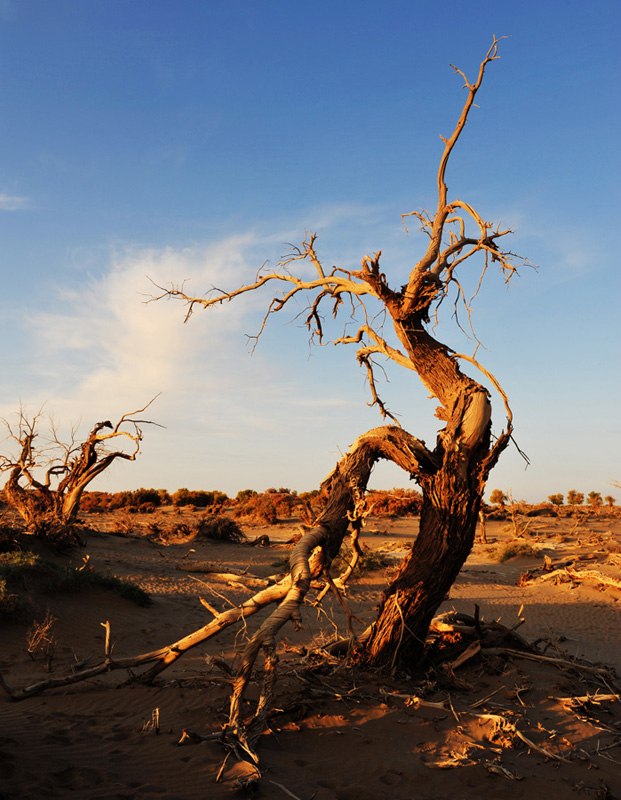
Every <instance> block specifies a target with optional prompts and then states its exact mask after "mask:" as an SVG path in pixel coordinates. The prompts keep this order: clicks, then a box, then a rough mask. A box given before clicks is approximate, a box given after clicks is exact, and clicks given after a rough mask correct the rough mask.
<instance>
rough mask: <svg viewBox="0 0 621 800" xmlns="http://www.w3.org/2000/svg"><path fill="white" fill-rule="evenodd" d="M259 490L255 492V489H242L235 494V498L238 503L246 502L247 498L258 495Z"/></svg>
mask: <svg viewBox="0 0 621 800" xmlns="http://www.w3.org/2000/svg"><path fill="white" fill-rule="evenodd" d="M257 494H258V492H255V490H254V489H240V491H239V492H237V495H236V496H235V500H236V502H238V503H245V502H246V500H250V498H251V497H256V496H257Z"/></svg>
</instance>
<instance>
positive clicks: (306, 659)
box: [0, 512, 621, 800]
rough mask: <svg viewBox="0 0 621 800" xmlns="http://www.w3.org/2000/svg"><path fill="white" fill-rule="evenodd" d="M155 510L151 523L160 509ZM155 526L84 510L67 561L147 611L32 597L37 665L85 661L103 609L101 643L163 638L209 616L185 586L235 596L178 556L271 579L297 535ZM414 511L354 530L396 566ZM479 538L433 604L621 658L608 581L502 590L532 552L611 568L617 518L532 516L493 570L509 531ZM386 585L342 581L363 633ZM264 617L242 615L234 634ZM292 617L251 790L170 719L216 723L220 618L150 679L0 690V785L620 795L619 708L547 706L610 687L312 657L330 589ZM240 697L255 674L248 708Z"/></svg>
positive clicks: (219, 793)
mask: <svg viewBox="0 0 621 800" xmlns="http://www.w3.org/2000/svg"><path fill="white" fill-rule="evenodd" d="M159 513H160V515H161V516H162V517H163V518H164V519H166V513H170V512H159ZM152 519H153V515H149V516H148V517H147V515H145V516H144V517H135V518H134V519H133V525H134V532H133V534H132V535H130V536H125V537H119V536H116V535H111V534H110V533H106V532H105V529H106V528H108V529H110V528H111V523H110V519H109V518H106V517H96V516H95V515H91V516H90V517H89V520H88V522H89V524H90V525H92V526H93V527H98V528H99V532H94V533H91V534H90V535H89V536H88V541H87V546H86V548H84V549H83V550H82V549H80V550H79V551H76V552H75V553H74V554H73V556H72V558H73V560H74V561H75V562H76V563H78V562H80V561H81V559H82V558H83V556H84V555H85V554H88V555H89V556H90V561H91V562H92V564H93V565H94V566H95V568H96V569H98V570H101V571H104V570H109V571H111V572H112V573H113V574H115V575H117V576H118V577H121V578H128V579H131V580H133V581H135V582H136V583H138V584H139V585H140V586H142V587H143V588H144V589H145V590H147V591H148V592H150V593H151V595H152V597H153V600H154V603H153V605H151V606H150V607H147V608H140V607H137V606H135V605H133V604H132V603H130V602H129V601H126V600H123V599H122V598H120V597H118V596H117V595H115V594H112V593H110V592H106V591H102V590H96V591H95V590H91V591H89V592H87V593H81V594H56V595H49V594H46V595H42V594H41V595H36V596H33V597H32V600H33V603H35V605H36V606H37V617H38V618H39V619H42V618H43V616H44V615H45V613H46V610H47V609H48V608H49V610H50V612H51V613H52V614H53V616H54V617H55V618H56V622H55V626H54V631H55V636H56V639H57V646H56V653H55V657H54V660H53V673H52V674H54V675H57V674H59V675H60V674H64V673H65V672H67V671H68V670H69V669H70V668H71V666H72V665H73V664H75V663H76V661H81V660H83V659H86V658H90V659H91V661H93V662H94V661H97V660H99V657H100V656H101V654H102V652H103V647H104V637H105V631H104V628H103V627H102V626H101V623H102V622H104V621H106V620H109V621H110V623H111V630H112V639H113V642H114V654H116V655H118V656H121V655H124V656H125V655H127V656H129V655H133V654H138V653H141V652H144V651H147V650H151V649H153V648H155V647H159V646H163V645H166V644H168V643H171V642H173V641H175V640H176V639H177V638H179V637H180V636H181V635H183V634H185V633H189V632H190V631H192V630H194V629H195V628H198V627H200V626H201V625H204V624H205V623H206V622H207V621H208V619H209V615H208V612H207V611H206V610H205V609H204V608H203V606H202V605H201V604H200V602H199V600H198V598H199V597H201V596H202V597H205V598H207V599H208V600H209V602H210V603H211V604H212V605H214V606H215V607H217V608H218V609H224V608H226V607H230V604H231V603H232V604H236V603H239V602H240V601H242V600H243V599H245V598H246V597H248V596H249V595H250V594H252V590H249V589H247V588H245V587H244V586H243V585H241V584H237V585H236V584H233V583H227V582H218V583H216V582H214V581H213V580H211V581H210V578H209V576H208V575H207V574H201V573H187V572H184V571H181V570H179V569H178V567H179V566H180V565H183V564H187V562H188V561H190V560H205V561H211V562H218V563H221V564H222V565H223V569H224V568H233V569H235V568H237V569H243V568H246V567H248V568H249V569H250V571H251V572H253V573H254V574H256V575H260V576H268V575H271V574H274V573H275V572H277V571H278V570H279V569H281V567H279V566H277V565H276V566H275V564H277V562H278V561H279V559H282V557H283V556H286V555H287V553H288V550H289V546H288V545H286V544H284V541H285V540H286V539H288V538H289V537H290V536H291V535H292V533H293V532H295V530H296V523H295V521H293V520H292V521H288V522H285V523H284V524H281V525H279V526H273V527H270V528H258V529H248V530H247V533H248V534H249V535H250V536H256V535H259V534H264V533H265V534H267V535H268V536H269V537H270V540H271V542H272V544H271V545H270V546H269V547H265V548H249V547H247V546H240V545H229V544H221V543H213V542H207V541H197V540H193V541H191V540H179V541H176V542H171V543H161V544H156V543H153V542H152V541H149V540H148V539H147V538H146V537H145V536H144V535H143V534H144V531H145V528H144V527H143V526H144V525H145V524H146V522H148V521H152ZM168 519H170V517H168ZM417 524H418V523H417V520H416V519H397V520H387V519H379V518H377V519H374V518H371V520H370V521H369V523H368V526H367V528H366V530H365V533H364V536H363V542H364V544H365V545H367V546H368V547H371V548H374V549H380V550H382V551H383V552H385V553H387V554H388V555H389V556H391V557H392V558H393V559H394V560H395V562H398V560H399V559H400V558H402V557H403V555H404V554H405V552H406V549H407V547H408V546H409V544H410V543H411V541H412V539H413V537H415V535H416V532H417ZM487 537H488V544H477V545H476V546H475V548H474V550H473V552H472V554H471V556H470V558H469V559H468V561H467V562H466V564H465V565H464V568H463V570H462V572H461V574H460V576H459V578H458V580H457V582H456V583H455V585H454V586H453V588H452V590H451V593H450V598H448V599H447V600H446V601H445V602H444V604H443V606H442V609H441V610H443V611H446V610H450V609H455V610H457V611H463V612H466V613H468V614H472V613H473V608H474V604H475V603H476V604H478V605H479V607H480V609H481V615H482V617H483V618H484V619H486V620H492V619H500V620H501V622H503V623H504V624H505V625H508V626H509V627H510V626H512V625H514V624H516V623H517V622H518V619H519V618H520V617H521V618H524V619H525V622H524V623H523V624H522V625H521V627H520V628H519V632H520V633H521V634H522V635H523V636H524V637H525V638H527V639H528V640H530V641H533V640H536V639H545V640H546V643H547V646H548V649H547V651H546V652H547V654H548V655H550V656H562V657H563V658H569V659H572V658H575V657H579V658H581V659H588V661H589V662H591V663H593V664H605V665H609V666H611V667H613V668H616V669H617V670H619V668H621V635H620V634H621V616H620V614H619V603H620V602H621V590H618V589H615V588H614V587H613V586H608V587H602V586H601V585H598V584H597V583H596V582H595V581H586V580H585V581H579V580H578V581H576V580H573V581H568V582H564V583H558V584H557V583H555V582H554V581H543V582H542V581H540V580H535V581H534V582H533V583H531V584H530V585H527V586H518V585H517V583H518V580H519V576H520V574H522V573H523V572H525V571H526V570H528V569H535V568H536V567H538V566H540V565H541V564H542V563H543V557H544V556H548V557H549V558H551V559H552V560H553V561H554V562H559V561H565V562H566V561H569V560H573V562H574V567H575V568H577V569H580V568H586V567H588V568H589V569H592V570H599V571H600V572H601V573H602V574H605V575H607V576H609V577H610V578H611V579H612V580H618V579H619V578H621V566H620V565H621V556H620V554H619V553H618V552H616V551H617V550H619V549H621V548H620V547H619V542H620V541H621V520H620V519H619V517H612V516H611V517H608V516H603V515H602V516H600V517H591V518H584V519H583V520H582V521H581V522H579V523H578V522H577V521H576V520H575V519H572V518H546V517H542V518H536V519H533V520H529V525H528V528H527V530H526V532H525V533H524V534H523V536H522V538H521V539H520V541H523V542H528V543H529V544H530V545H531V546H532V547H533V549H534V550H535V551H536V555H533V556H529V557H518V558H515V559H512V560H509V561H507V562H505V563H498V562H497V561H495V560H493V557H494V553H495V551H496V550H497V548H498V547H499V546H501V545H502V544H503V543H504V542H505V541H506V540H508V539H511V538H512V537H513V532H512V530H511V524H510V523H507V522H495V523H488V527H487ZM383 583H384V578H383V574H382V572H367V573H364V574H362V575H361V576H359V577H357V578H356V579H355V580H353V581H352V582H351V583H350V585H349V587H348V591H347V602H348V604H349V606H350V607H351V609H352V611H353V612H354V613H355V614H356V615H357V617H359V619H360V620H361V622H360V623H359V628H360V629H362V625H363V624H365V623H368V622H370V621H371V620H372V619H373V618H374V615H375V612H376V606H377V602H378V593H379V591H380V589H381V587H382V585H383ZM212 589H213V590H215V591H216V592H217V594H214V593H213V592H212V591H211V590H212ZM262 618H263V616H257V617H256V618H253V619H252V620H250V621H249V622H248V630H249V631H252V630H253V629H254V628H255V626H256V625H257V624H258V623H259V621H260V619H262ZM303 622H304V630H303V631H301V632H294V631H293V629H292V627H286V628H285V629H284V630H283V636H282V639H281V641H280V644H279V656H280V665H279V672H280V678H279V682H278V687H277V692H276V698H275V709H274V711H273V713H272V715H271V717H270V730H269V731H266V733H265V734H264V735H263V736H262V738H261V741H260V743H259V745H258V750H259V755H260V757H261V765H262V769H263V772H264V777H263V779H262V782H261V784H260V786H259V788H258V789H257V790H256V791H255V792H254V794H252V793H249V792H248V791H247V790H242V791H240V790H236V789H235V787H234V781H235V779H236V777H238V776H239V774H240V772H241V771H242V769H241V768H240V767H238V766H235V765H234V759H230V760H229V763H227V765H226V767H225V769H224V771H223V773H222V776H221V780H220V782H216V776H217V775H218V772H219V770H220V768H221V765H222V762H223V759H224V756H225V751H224V750H223V748H222V745H220V744H219V743H217V742H213V741H209V742H201V743H186V744H184V745H181V746H179V745H178V744H177V743H178V742H179V740H180V738H181V736H182V732H183V731H184V730H185V731H189V732H194V733H197V734H200V735H207V734H209V733H212V732H214V731H218V730H219V729H220V727H221V725H222V724H223V723H224V722H225V721H226V718H227V711H228V696H229V689H230V685H229V684H230V678H229V676H228V675H227V674H226V672H224V671H223V670H221V669H219V668H218V667H217V666H215V665H214V663H213V658H214V657H216V658H222V659H223V660H224V661H226V662H227V663H228V664H230V665H231V666H234V665H235V659H236V654H237V653H239V650H240V648H241V647H242V646H243V643H244V641H245V637H246V635H247V631H246V630H244V629H243V628H239V627H232V628H229V629H228V630H226V631H225V632H223V633H222V634H221V635H220V636H219V637H218V638H217V639H214V640H211V641H210V642H208V643H206V644H204V645H201V646H199V647H197V648H195V649H194V650H192V651H190V652H189V653H187V654H186V655H185V656H184V657H183V658H181V659H179V660H178V661H177V662H176V663H175V664H174V665H173V666H172V667H171V668H170V669H169V670H167V671H165V672H164V673H162V674H161V675H160V676H159V678H158V679H156V682H155V684H154V685H152V686H144V685H141V684H138V683H135V682H131V681H130V682H128V681H127V679H128V678H129V677H130V676H129V675H128V673H127V672H114V673H111V674H108V675H105V676H103V677H100V678H97V679H93V680H90V681H87V682H83V683H79V684H75V685H72V686H68V687H65V688H63V689H56V690H53V691H50V692H48V693H46V694H42V695H40V696H37V697H32V698H30V699H27V700H24V701H22V702H12V701H11V700H10V699H9V698H8V697H7V696H6V695H4V694H2V695H0V798H3V799H4V800H7V799H8V800H17V799H18V798H29V800H34V799H37V798H46V797H57V798H67V797H75V798H85V800H95V798H98V799H99V800H104V798H105V800H121V799H122V798H123V799H124V800H151V799H155V798H157V800H194V798H213V799H214V800H218V799H219V798H224V797H227V798H228V797H239V798H244V797H255V798H257V800H260V799H261V798H283V800H284V799H285V798H287V797H292V796H295V797H298V798H300V800H311V799H312V798H314V800H350V799H351V800H377V798H391V800H392V799H393V798H394V800H432V799H433V800H439V799H440V798H447V800H448V798H451V800H454V799H459V798H479V797H482V796H486V797H489V798H522V797H524V798H526V797H528V798H535V799H536V798H549V797H550V795H551V794H553V795H554V797H555V800H561V798H576V799H577V798H581V797H585V798H586V797H597V798H601V800H605V798H614V797H621V703H620V702H619V701H618V700H613V701H609V700H608V701H602V702H599V703H589V704H587V705H586V706H585V705H583V706H580V707H578V708H576V709H572V707H571V706H570V704H569V703H567V702H562V701H560V700H559V699H557V698H561V697H570V696H575V695H585V694H586V693H587V692H589V693H591V694H594V693H595V692H599V693H600V694H601V693H612V694H614V693H616V692H618V689H617V688H616V687H615V686H612V687H611V689H612V691H610V690H609V689H607V688H606V686H605V685H604V684H603V683H602V682H601V681H597V680H591V681H590V682H585V681H584V680H583V679H582V678H581V677H580V676H579V675H578V674H577V673H575V672H570V671H567V670H566V669H561V668H558V667H556V666H553V665H549V664H542V663H537V662H532V661H527V660H526V659H523V658H510V659H507V658H505V657H500V656H494V657H491V658H485V659H482V658H481V657H480V656H475V657H473V658H472V659H470V660H469V661H468V662H467V663H465V664H464V665H463V666H460V667H458V668H456V669H455V671H454V679H452V680H449V679H448V677H447V675H446V674H445V673H444V672H443V671H442V670H438V671H437V672H436V673H435V674H431V675H429V676H428V679H427V682H426V683H425V677H424V676H418V677H413V678H410V677H406V676H402V675H395V676H390V675H388V674H382V673H381V672H373V673H370V672H368V671H364V670H361V669H359V668H356V667H353V668H351V667H347V666H345V665H344V664H343V663H340V662H336V661H334V662H330V661H326V659H325V658H324V657H323V656H322V655H321V654H320V647H321V645H322V644H325V643H326V642H327V641H329V640H330V639H331V638H332V637H333V636H334V634H335V632H336V631H337V630H338V631H339V632H340V633H342V634H344V633H345V630H346V629H345V622H344V615H343V613H342V611H341V609H340V608H339V606H338V605H336V604H335V603H334V602H333V600H332V599H331V598H330V597H329V596H328V597H326V599H325V601H324V606H323V610H321V611H318V610H317V609H315V608H313V607H311V606H308V607H307V608H305V609H304V612H303ZM27 628H28V624H27V623H23V624H15V623H11V624H9V623H0V641H1V650H0V670H1V671H2V673H3V675H4V677H5V679H6V681H7V683H8V684H9V685H11V686H16V687H22V686H25V685H27V684H29V683H32V682H34V681H36V680H38V679H40V678H42V677H45V671H44V664H43V661H42V660H40V659H37V660H32V659H31V658H30V656H29V655H28V653H27V652H26V632H27ZM540 647H541V649H542V650H543V647H544V644H543V643H542V645H540ZM258 677H260V675H259V676H258ZM397 694H401V695H405V696H406V697H407V696H409V695H418V696H424V697H425V698H426V699H427V700H429V701H436V702H438V701H443V700H446V699H447V698H448V699H450V702H451V706H452V708H447V709H437V708H420V707H418V708H417V707H416V706H415V705H414V704H408V703H407V701H406V700H404V699H403V698H400V697H397V696H396V695H397ZM257 697H258V684H256V683H254V684H253V685H252V687H251V691H250V694H249V698H248V699H249V702H248V711H249V713H251V712H252V703H253V701H254V700H256V698H257ZM485 698H487V699H485ZM479 701H483V702H479ZM155 709H157V710H158V712H157V713H158V714H159V733H158V732H156V730H155V727H154V724H153V719H154V712H155ZM482 713H490V714H499V715H502V716H503V717H504V718H506V719H509V720H510V721H511V722H512V723H513V724H515V725H516V726H517V728H518V730H520V731H521V732H522V733H523V734H524V735H525V736H526V737H527V738H528V739H529V740H530V741H532V742H533V743H534V744H536V745H537V746H539V747H541V748H543V749H544V750H547V751H549V752H550V753H551V754H553V755H556V756H560V757H563V758H569V759H570V760H569V761H568V762H565V761H559V760H555V759H554V758H552V757H546V756H545V755H544V754H542V753H541V752H538V751H537V750H535V749H532V748H529V746H527V745H526V744H525V743H524V742H523V741H520V740H515V737H510V736H507V734H503V733H502V732H500V733H496V734H494V732H493V727H494V726H493V724H492V723H491V722H489V721H488V722H486V721H485V720H484V719H482V718H481V717H477V716H475V715H476V714H482ZM511 739H513V742H511V741H510V740H511ZM598 751H599V752H598ZM503 770H504V772H503Z"/></svg>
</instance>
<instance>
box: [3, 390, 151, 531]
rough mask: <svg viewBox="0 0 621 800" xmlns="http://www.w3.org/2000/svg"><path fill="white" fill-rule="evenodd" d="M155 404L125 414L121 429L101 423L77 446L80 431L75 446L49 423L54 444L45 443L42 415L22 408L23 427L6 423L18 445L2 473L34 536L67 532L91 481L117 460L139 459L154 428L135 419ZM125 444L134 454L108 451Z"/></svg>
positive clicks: (73, 440) (9, 494)
mask: <svg viewBox="0 0 621 800" xmlns="http://www.w3.org/2000/svg"><path fill="white" fill-rule="evenodd" d="M152 402H153V401H151V403H152ZM151 403H147V405H146V406H144V407H143V408H140V409H138V410H137V411H133V412H130V413H129V414H124V415H123V416H122V417H121V418H120V420H119V421H118V422H117V423H116V425H113V424H112V423H111V422H109V421H105V422H98V423H97V424H96V425H95V426H94V427H93V429H92V430H91V432H90V434H89V435H88V437H87V438H86V439H85V440H84V441H83V442H78V441H76V436H77V431H76V429H75V428H74V429H73V430H72V431H71V434H70V437H69V441H66V442H65V441H62V440H61V439H60V437H59V434H58V432H57V429H56V427H55V425H54V423H53V422H52V421H51V420H49V436H48V439H47V440H39V441H40V444H39V442H37V441H36V440H37V438H38V437H39V427H40V423H41V414H37V415H35V416H34V417H33V418H32V419H29V418H28V417H27V416H26V414H25V412H24V411H23V409H22V410H20V411H19V413H18V421H17V424H15V425H12V424H11V423H10V422H8V421H7V420H4V424H5V426H6V428H7V431H8V434H9V439H10V440H12V441H13V442H14V443H15V444H16V445H17V449H16V452H15V453H14V454H12V455H11V454H2V455H0V471H1V472H8V474H9V478H8V480H7V482H6V484H5V487H4V498H5V501H6V502H7V504H8V505H9V506H11V507H12V508H14V509H15V510H16V511H17V512H18V513H19V514H20V515H21V516H22V518H23V519H24V521H25V522H26V525H27V526H28V528H29V529H30V530H31V531H32V532H34V533H38V534H39V535H41V536H50V537H51V536H55V535H57V534H60V533H62V530H63V528H67V527H68V526H71V525H72V524H73V523H74V522H75V521H76V519H77V514H78V510H79V507H80V500H81V498H82V494H83V493H84V490H85V489H86V487H87V486H88V485H89V484H90V483H91V481H93V480H94V479H95V478H96V477H97V476H98V475H101V473H102V472H103V471H104V470H106V469H107V468H108V467H109V466H110V465H111V464H112V463H113V462H114V461H116V459H119V458H120V459H125V460H127V461H134V460H135V459H136V456H137V455H138V453H139V452H140V442H141V441H142V430H141V427H140V426H141V425H144V424H152V423H150V422H149V420H143V419H136V418H135V415H136V414H140V413H142V412H143V411H145V410H146V409H147V408H148V407H149V406H150V405H151ZM123 441H126V442H128V443H129V444H130V447H129V449H127V450H121V449H119V450H109V449H108V447H109V445H110V444H111V443H113V442H114V443H115V444H120V443H122V442H123ZM37 445H39V446H37Z"/></svg>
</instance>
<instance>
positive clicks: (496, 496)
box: [489, 489, 509, 508]
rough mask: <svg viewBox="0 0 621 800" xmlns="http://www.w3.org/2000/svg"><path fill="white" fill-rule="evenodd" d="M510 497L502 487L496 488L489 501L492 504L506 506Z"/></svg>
mask: <svg viewBox="0 0 621 800" xmlns="http://www.w3.org/2000/svg"><path fill="white" fill-rule="evenodd" d="M508 499H509V498H508V497H507V495H506V494H505V493H504V492H503V491H502V489H494V491H493V492H492V493H491V494H490V496H489V501H490V503H491V504H492V505H497V506H500V507H501V508H504V507H505V505H506V504H507V500H508Z"/></svg>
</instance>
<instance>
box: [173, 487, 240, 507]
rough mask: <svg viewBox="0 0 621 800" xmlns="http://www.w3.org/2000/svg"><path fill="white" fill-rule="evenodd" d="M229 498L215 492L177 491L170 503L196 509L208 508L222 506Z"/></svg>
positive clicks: (222, 493)
mask: <svg viewBox="0 0 621 800" xmlns="http://www.w3.org/2000/svg"><path fill="white" fill-rule="evenodd" d="M228 499H229V497H228V495H227V494H225V493H224V492H219V491H217V490H215V491H213V492H203V491H193V490H190V489H177V491H176V492H175V493H174V494H173V496H172V502H173V504H174V505H176V506H195V507H196V508H207V507H208V506H223V505H224V504H225V503H226V502H227V501H228Z"/></svg>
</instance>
